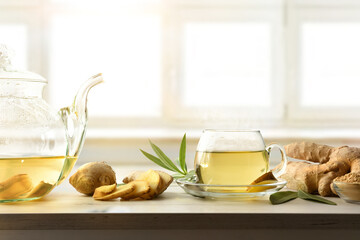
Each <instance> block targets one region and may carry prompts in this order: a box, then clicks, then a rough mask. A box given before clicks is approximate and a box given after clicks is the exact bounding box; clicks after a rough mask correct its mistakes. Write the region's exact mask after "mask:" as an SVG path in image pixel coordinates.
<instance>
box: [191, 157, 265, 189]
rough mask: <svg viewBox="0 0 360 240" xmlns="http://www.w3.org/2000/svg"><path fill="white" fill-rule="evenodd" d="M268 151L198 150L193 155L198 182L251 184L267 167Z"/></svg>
mask: <svg viewBox="0 0 360 240" xmlns="http://www.w3.org/2000/svg"><path fill="white" fill-rule="evenodd" d="M268 159H269V158H268V153H267V152H266V151H265V150H263V151H251V152H250V151H248V152H247V151H244V152H200V151H198V152H197V153H196V156H195V167H196V174H197V176H198V180H199V182H200V183H204V184H215V185H246V184H251V183H252V182H253V181H254V180H255V179H256V178H258V177H259V176H260V175H262V174H264V173H266V172H267V171H268V167H269V160H268Z"/></svg>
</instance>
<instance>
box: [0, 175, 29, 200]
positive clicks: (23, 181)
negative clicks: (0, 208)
mask: <svg viewBox="0 0 360 240" xmlns="http://www.w3.org/2000/svg"><path fill="white" fill-rule="evenodd" d="M32 188H33V185H32V182H31V179H30V177H29V175H27V174H18V175H15V176H12V177H10V178H8V179H7V180H5V181H3V182H1V183H0V199H14V198H18V197H20V196H21V195H23V194H25V193H28V192H30V191H31V189H32Z"/></svg>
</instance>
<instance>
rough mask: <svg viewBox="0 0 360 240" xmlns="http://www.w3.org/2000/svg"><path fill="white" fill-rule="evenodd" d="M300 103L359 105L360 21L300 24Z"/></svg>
mask: <svg viewBox="0 0 360 240" xmlns="http://www.w3.org/2000/svg"><path fill="white" fill-rule="evenodd" d="M301 34H302V37H301V62H300V64H301V65H300V66H301V73H300V76H301V82H300V84H301V98H300V100H301V102H300V103H301V105H302V106H306V107H336V106H360V94H359V89H360V23H350V22H343V23H341V22H340V23H315V22H308V23H305V24H303V25H302V28H301Z"/></svg>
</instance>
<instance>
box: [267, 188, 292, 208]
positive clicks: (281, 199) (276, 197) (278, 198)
mask: <svg viewBox="0 0 360 240" xmlns="http://www.w3.org/2000/svg"><path fill="white" fill-rule="evenodd" d="M297 197H298V193H297V192H292V191H284V192H277V193H273V194H271V195H270V198H269V199H270V202H271V204H273V205H276V204H281V203H285V202H288V201H290V200H293V199H295V198H297Z"/></svg>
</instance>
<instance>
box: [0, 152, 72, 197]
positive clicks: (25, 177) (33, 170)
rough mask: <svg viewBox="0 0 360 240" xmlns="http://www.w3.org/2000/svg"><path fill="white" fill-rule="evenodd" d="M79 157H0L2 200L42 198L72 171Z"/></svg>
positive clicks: (0, 191)
mask: <svg viewBox="0 0 360 240" xmlns="http://www.w3.org/2000/svg"><path fill="white" fill-rule="evenodd" d="M76 159H77V157H65V156H41V157H23V158H0V202H1V201H8V200H18V199H29V198H39V197H42V196H44V195H45V194H47V193H48V192H50V190H52V189H53V188H54V187H55V186H56V185H57V184H59V183H60V182H61V181H62V180H64V179H65V178H66V176H67V175H68V174H69V173H70V171H71V169H72V167H73V165H74V164H75V162H76Z"/></svg>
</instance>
